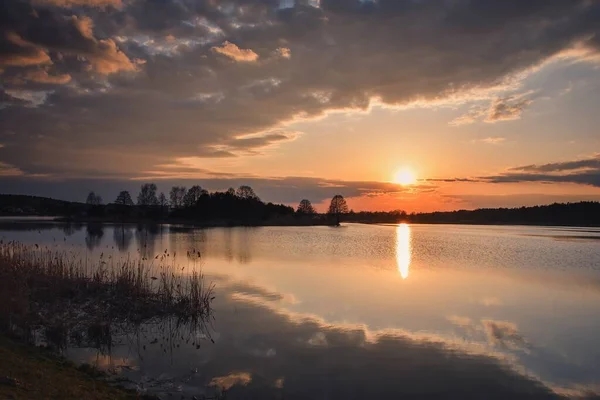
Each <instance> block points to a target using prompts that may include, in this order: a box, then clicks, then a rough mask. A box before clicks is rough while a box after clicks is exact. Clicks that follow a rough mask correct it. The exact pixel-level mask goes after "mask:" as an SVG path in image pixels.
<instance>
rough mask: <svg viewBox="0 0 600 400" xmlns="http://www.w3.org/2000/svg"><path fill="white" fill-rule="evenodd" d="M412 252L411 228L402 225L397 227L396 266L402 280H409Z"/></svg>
mask: <svg viewBox="0 0 600 400" xmlns="http://www.w3.org/2000/svg"><path fill="white" fill-rule="evenodd" d="M410 252H411V248H410V226H409V225H408V224H400V225H398V226H397V227H396V264H398V271H399V272H400V276H401V277H402V279H406V278H408V271H409V268H410Z"/></svg>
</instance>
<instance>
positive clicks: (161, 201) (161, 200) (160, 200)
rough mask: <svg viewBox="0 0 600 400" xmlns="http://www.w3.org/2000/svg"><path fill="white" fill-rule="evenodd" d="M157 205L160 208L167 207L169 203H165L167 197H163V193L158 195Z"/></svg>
mask: <svg viewBox="0 0 600 400" xmlns="http://www.w3.org/2000/svg"><path fill="white" fill-rule="evenodd" d="M158 205H159V206H161V207H166V206H168V205H169V202H168V201H167V196H165V194H164V193H163V192H160V194H159V195H158Z"/></svg>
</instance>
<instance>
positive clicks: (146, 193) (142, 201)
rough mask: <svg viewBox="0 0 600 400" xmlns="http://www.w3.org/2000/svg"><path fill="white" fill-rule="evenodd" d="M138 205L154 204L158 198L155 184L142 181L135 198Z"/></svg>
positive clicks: (156, 203)
mask: <svg viewBox="0 0 600 400" xmlns="http://www.w3.org/2000/svg"><path fill="white" fill-rule="evenodd" d="M137 203H138V206H156V205H158V198H157V197H156V185H155V184H154V183H144V184H143V185H142V188H141V189H140V193H139V194H138V198H137Z"/></svg>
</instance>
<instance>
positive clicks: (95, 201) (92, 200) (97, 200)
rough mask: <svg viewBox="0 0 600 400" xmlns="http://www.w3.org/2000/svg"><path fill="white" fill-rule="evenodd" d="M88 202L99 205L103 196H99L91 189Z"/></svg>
mask: <svg viewBox="0 0 600 400" xmlns="http://www.w3.org/2000/svg"><path fill="white" fill-rule="evenodd" d="M85 202H86V204H89V205H92V206H98V205H100V204H102V197H100V196H98V195H97V194H96V193H94V192H93V191H91V192H90V193H88V196H87V199H86V200H85Z"/></svg>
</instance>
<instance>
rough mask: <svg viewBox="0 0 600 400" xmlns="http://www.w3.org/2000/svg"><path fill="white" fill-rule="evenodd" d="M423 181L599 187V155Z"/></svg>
mask: <svg viewBox="0 0 600 400" xmlns="http://www.w3.org/2000/svg"><path fill="white" fill-rule="evenodd" d="M424 181H425V182H441V183H448V182H480V183H482V182H483V183H520V182H542V183H576V184H581V185H589V186H596V187H600V155H595V156H593V157H590V158H585V159H580V160H574V161H564V162H556V163H548V164H541V165H536V164H531V165H524V166H519V167H513V168H510V169H509V170H508V171H507V172H503V173H499V174H497V175H488V176H478V177H472V178H429V179H425V180H424Z"/></svg>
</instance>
